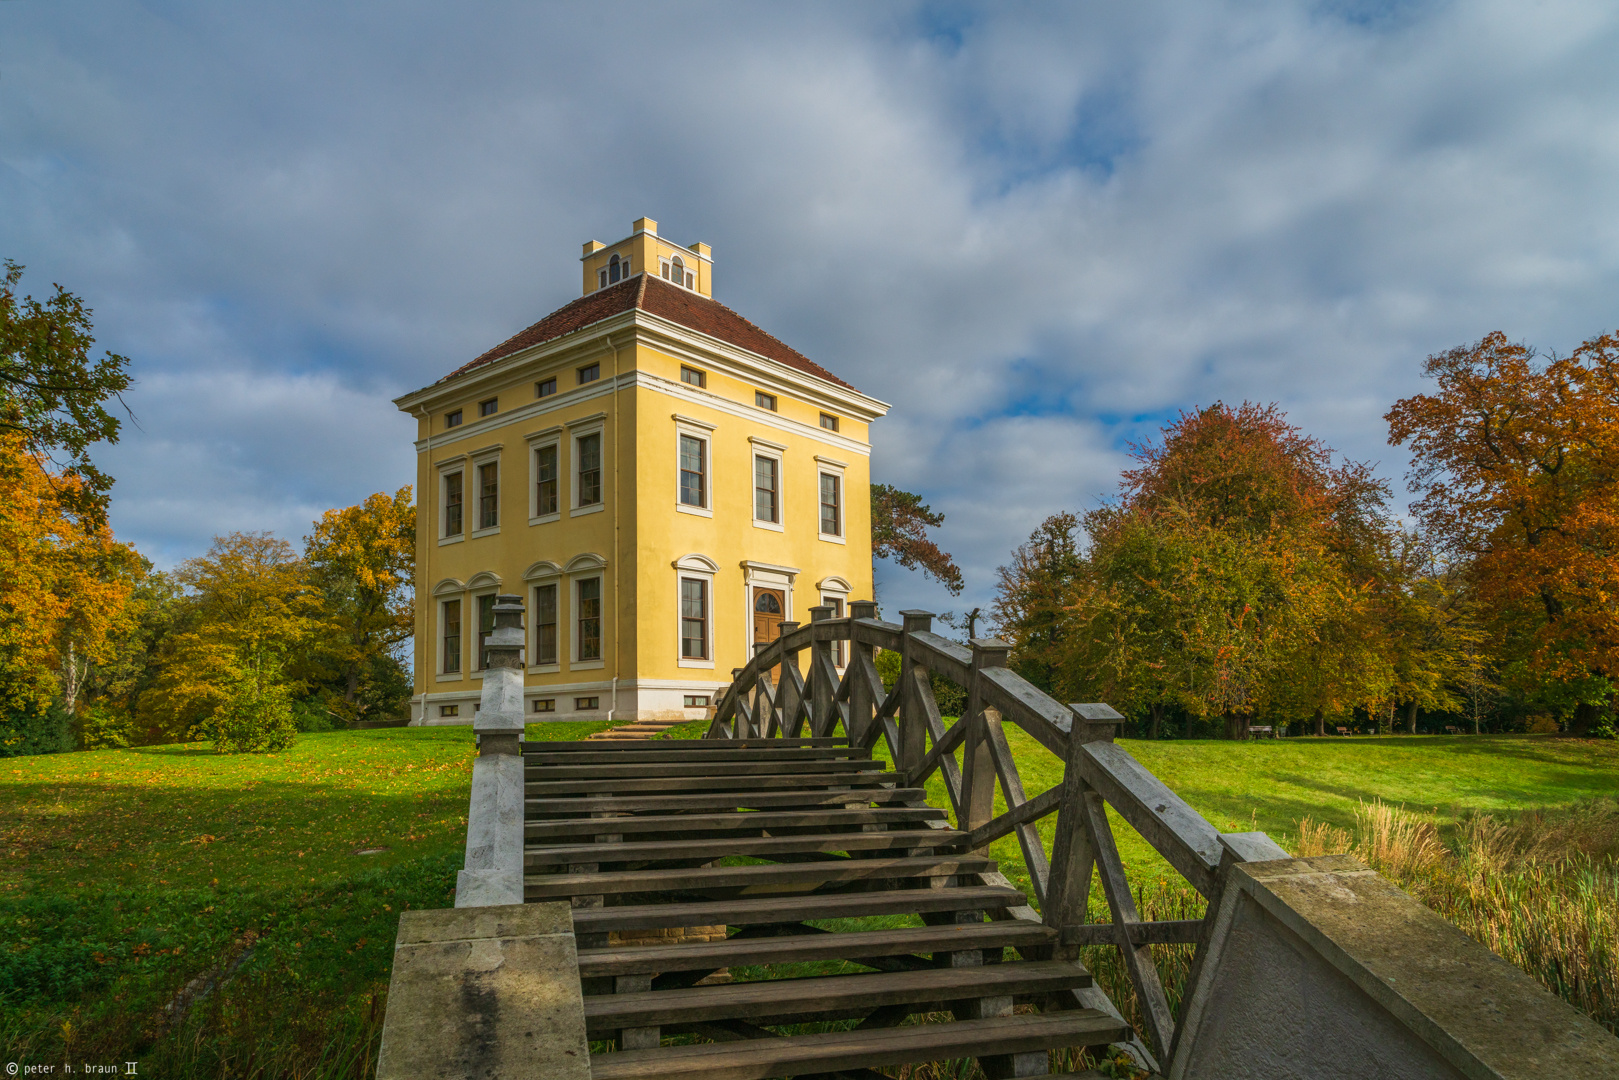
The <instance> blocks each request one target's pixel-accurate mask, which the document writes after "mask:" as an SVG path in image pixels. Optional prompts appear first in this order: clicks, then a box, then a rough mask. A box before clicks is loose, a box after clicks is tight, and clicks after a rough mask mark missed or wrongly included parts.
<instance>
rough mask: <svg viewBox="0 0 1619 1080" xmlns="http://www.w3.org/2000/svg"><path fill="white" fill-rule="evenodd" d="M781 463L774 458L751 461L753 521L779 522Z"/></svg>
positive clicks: (758, 458) (755, 458)
mask: <svg viewBox="0 0 1619 1080" xmlns="http://www.w3.org/2000/svg"><path fill="white" fill-rule="evenodd" d="M780 468H781V463H780V462H778V461H777V460H776V459H775V458H769V457H758V456H756V457H754V459H753V519H754V520H755V521H769V522H774V523H777V524H779V523H780V522H781V473H780Z"/></svg>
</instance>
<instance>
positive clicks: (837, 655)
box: [821, 596, 849, 667]
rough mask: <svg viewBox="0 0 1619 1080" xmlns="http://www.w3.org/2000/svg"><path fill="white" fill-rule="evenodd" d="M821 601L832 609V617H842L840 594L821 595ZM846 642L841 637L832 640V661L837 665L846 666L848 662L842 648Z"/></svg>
mask: <svg viewBox="0 0 1619 1080" xmlns="http://www.w3.org/2000/svg"><path fill="white" fill-rule="evenodd" d="M821 603H822V604H823V605H825V606H826V607H829V608H831V609H832V617H833V618H834V619H841V618H843V598H842V597H841V596H823V597H821ZM848 644H849V643H848V642H847V641H844V640H843V639H841V638H839V639H838V640H836V641H834V642H832V663H833V664H835V665H837V666H838V667H847V666H848V664H849V659H848V654H847V653H845V652H844V648H845V646H847V645H848Z"/></svg>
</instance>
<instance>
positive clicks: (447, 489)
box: [444, 472, 461, 536]
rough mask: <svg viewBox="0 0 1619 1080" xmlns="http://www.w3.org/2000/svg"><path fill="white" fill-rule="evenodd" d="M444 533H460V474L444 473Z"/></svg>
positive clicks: (446, 534)
mask: <svg viewBox="0 0 1619 1080" xmlns="http://www.w3.org/2000/svg"><path fill="white" fill-rule="evenodd" d="M444 535H445V536H460V535H461V474H460V473H458V472H453V473H446V474H445V475H444Z"/></svg>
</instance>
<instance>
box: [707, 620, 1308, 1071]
mask: <svg viewBox="0 0 1619 1080" xmlns="http://www.w3.org/2000/svg"><path fill="white" fill-rule="evenodd" d="M849 607H850V614H849V615H848V616H847V617H844V618H833V617H832V608H830V607H814V608H811V609H810V617H811V621H810V622H809V623H808V624H805V625H800V624H798V623H794V622H785V623H783V624H782V632H781V636H780V637H779V638H778V639H777V640H776V641H773V642H771V643H769V644H760V645H757V646H755V655H754V658H753V659H752V661H750V662H749V664H748V665H747V666H746V667H744V668H738V669H736V670H735V671H734V672H733V673H732V674H733V681H732V683H731V684H730V685H729V686H728V687H726V688H725V689H724V690H723V691H722V692H721V693H720V694H719V697H718V701H717V704H716V707H715V713H714V719H713V722H712V723H711V724H710V726H709V729H708V732H707V735H706V737H707V738H711V739H740V738H777V737H780V738H788V739H795V738H805V737H809V738H826V737H830V736H832V735H833V734H834V733H835V732H836V730H837V729H838V728H840V727H841V728H842V729H843V732H844V733H845V734H846V735H847V736H848V738H849V740H850V743H851V745H853V746H857V747H860V748H864V749H874V748H875V747H876V746H877V744H878V743H879V742H886V743H887V746H888V752H889V755H890V757H891V759H892V761H893V762H894V768H895V771H896V772H899V773H901V774H903V776H904V777H905V781H904V786H907V787H919V786H921V785H922V784H923V783H924V782H925V781H927V780H928V779H929V778H930V777H931V776H932V775H933V774H934V773H935V772H941V773H942V774H943V781H944V788H945V791H946V792H947V793H948V796H949V800H950V809H951V811H952V813H953V814H954V815H955V819H956V827H957V828H958V829H961V830H962V831H965V832H968V833H969V834H970V837H969V840H968V845H969V847H971V848H972V849H973V850H975V851H983V850H985V849H987V848H988V846H989V844H991V843H992V842H993V841H996V840H999V839H1000V838H1002V837H1005V836H1008V835H1015V836H1016V837H1017V839H1018V844H1019V846H1020V847H1021V848H1022V853H1023V861H1024V865H1025V866H1026V867H1027V868H1028V872H1029V882H1030V888H1031V891H1032V892H1033V893H1034V896H1035V900H1036V903H1038V905H1039V907H1040V911H1039V913H1036V912H1034V911H1033V910H1031V909H1029V908H1021V909H1009V911H1008V917H1011V918H1022V919H1028V920H1034V921H1042V922H1044V923H1045V924H1046V925H1048V926H1050V927H1052V928H1053V929H1055V930H1057V931H1058V933H1059V935H1060V938H1059V940H1060V941H1061V945H1060V946H1059V955H1060V956H1062V957H1063V958H1067V959H1074V958H1076V957H1077V953H1078V950H1079V948H1080V947H1081V946H1087V945H1111V946H1113V947H1116V948H1117V949H1118V950H1119V953H1120V955H1121V958H1122V960H1123V963H1124V968H1125V971H1126V972H1127V973H1128V975H1129V977H1130V980H1131V982H1132V984H1133V985H1134V987H1135V991H1136V997H1137V1001H1138V1002H1139V1004H1140V1010H1141V1014H1142V1016H1143V1018H1144V1022H1145V1026H1146V1031H1144V1032H1142V1033H1141V1034H1142V1035H1144V1036H1145V1038H1146V1041H1147V1042H1148V1043H1149V1044H1150V1046H1151V1052H1150V1054H1149V1052H1148V1051H1147V1049H1146V1047H1144V1046H1141V1045H1139V1044H1137V1045H1134V1046H1133V1048H1132V1049H1133V1051H1134V1052H1135V1054H1136V1056H1137V1057H1138V1058H1140V1059H1142V1060H1141V1064H1143V1065H1144V1066H1147V1067H1156V1063H1155V1062H1154V1061H1153V1060H1152V1057H1154V1056H1156V1058H1157V1060H1158V1061H1163V1062H1166V1063H1167V1061H1168V1060H1169V1059H1170V1057H1171V1055H1172V1053H1173V1047H1174V1043H1175V1038H1176V1031H1175V1021H1174V1018H1173V1015H1172V1013H1171V1011H1170V1007H1169V1001H1168V998H1167V995H1166V994H1165V992H1164V988H1163V985H1162V983H1161V982H1160V980H1159V976H1158V970H1157V968H1156V967H1155V966H1154V964H1153V961H1152V955H1151V946H1152V945H1158V944H1194V945H1197V946H1198V950H1197V958H1196V959H1195V960H1194V961H1193V968H1192V971H1193V978H1192V982H1195V980H1196V973H1197V971H1198V968H1199V966H1200V965H1201V962H1202V958H1203V955H1204V953H1205V952H1206V950H1207V944H1208V939H1209V932H1210V928H1211V925H1212V920H1213V918H1214V914H1215V912H1216V911H1217V909H1218V907H1219V904H1218V900H1219V891H1220V888H1221V882H1222V881H1223V880H1224V874H1223V867H1224V866H1225V865H1226V864H1230V863H1236V862H1248V861H1262V860H1268V859H1282V858H1287V853H1286V852H1285V851H1283V850H1282V849H1281V848H1280V847H1279V846H1277V845H1276V844H1275V843H1274V842H1273V841H1271V840H1270V838H1269V837H1267V836H1266V835H1265V834H1263V833H1238V834H1221V833H1220V832H1219V831H1218V830H1216V829H1215V828H1214V827H1213V826H1212V825H1210V824H1209V823H1208V822H1207V821H1206V820H1204V818H1203V817H1202V816H1201V815H1200V814H1198V812H1197V811H1195V810H1193V809H1192V808H1191V807H1190V806H1188V805H1187V804H1186V802H1185V801H1184V800H1182V799H1181V798H1180V797H1179V796H1178V795H1176V794H1175V793H1174V792H1173V791H1171V790H1170V789H1169V788H1168V787H1167V786H1165V785H1164V783H1163V782H1162V781H1160V780H1159V779H1158V778H1157V777H1155V776H1153V775H1152V773H1150V772H1148V771H1147V770H1146V768H1144V767H1143V766H1142V765H1141V764H1140V762H1138V761H1136V760H1135V758H1133V757H1131V756H1130V755H1129V754H1128V753H1126V752H1125V751H1124V750H1123V749H1121V748H1120V747H1119V746H1117V745H1116V744H1115V743H1114V741H1113V740H1114V736H1115V734H1116V732H1117V725H1118V724H1119V723H1120V722H1121V721H1122V720H1123V717H1122V716H1120V715H1119V714H1118V713H1117V712H1115V711H1114V710H1113V709H1112V708H1110V707H1109V706H1107V705H1104V704H1076V705H1065V704H1062V703H1060V702H1058V701H1055V700H1053V699H1052V698H1051V697H1049V696H1047V695H1046V694H1044V693H1042V692H1041V691H1040V690H1038V689H1036V688H1035V687H1034V686H1033V685H1032V684H1030V683H1029V682H1028V681H1026V680H1025V679H1023V678H1022V677H1021V676H1019V675H1018V674H1016V673H1015V672H1013V671H1012V670H1011V669H1009V668H1008V667H1007V666H1006V661H1007V653H1008V650H1009V646H1008V645H1007V644H1006V643H1005V642H1002V641H997V640H994V639H982V638H975V639H973V641H972V642H971V646H970V647H963V646H961V645H958V644H956V643H955V642H952V641H950V640H948V639H947V638H944V637H941V636H940V635H938V634H935V633H933V631H932V622H933V615H932V614H931V613H929V612H925V611H904V612H901V613H900V614H901V616H902V618H903V619H904V621H903V623H900V624H895V623H890V622H883V621H882V620H880V619H878V618H877V617H876V614H877V606H876V604H875V603H873V602H869V601H860V602H856V603H852V604H850V605H849ZM840 642H841V643H847V644H846V648H847V662H846V664H845V666H844V670H843V675H842V677H841V678H840V677H839V675H838V669H837V665H836V663H835V659H836V656H835V653H836V651H837V649H838V645H839V643H840ZM878 648H882V649H887V650H890V651H892V652H895V653H898V654H899V656H900V672H899V679H898V681H897V682H896V683H895V685H894V687H893V689H892V690H888V689H886V688H885V687H884V685H883V681H882V678H881V677H880V676H879V675H878V673H877V666H876V660H875V650H877V649H878ZM802 653H808V657H807V671H806V670H804V669H801V666H800V663H801V662H800V654H802ZM773 672H774V673H776V674H775V675H773V674H772V673H773ZM932 674H938V675H942V676H944V677H945V678H946V679H948V680H950V681H951V682H953V683H956V684H957V685H959V686H961V687H962V688H964V689H965V690H966V693H967V704H966V708H965V709H964V710H963V714H962V716H961V718H960V719H959V720H958V722H957V723H955V724H954V725H952V726H950V727H948V728H947V727H946V726H945V724H944V720H943V717H941V716H940V713H939V706H938V703H937V701H936V700H935V699H934V694H933V688H932V680H931V678H930V676H931V675H932ZM1008 722H1010V723H1012V724H1015V725H1016V726H1017V727H1019V728H1021V729H1022V730H1023V731H1025V732H1026V733H1028V734H1029V735H1030V736H1032V737H1033V738H1034V739H1035V740H1036V741H1037V742H1039V743H1040V745H1041V746H1043V747H1045V748H1046V749H1047V750H1049V751H1050V752H1051V753H1052V754H1054V755H1056V756H1057V757H1058V758H1059V759H1060V760H1062V762H1063V764H1064V771H1063V779H1062V782H1061V783H1060V784H1058V785H1057V786H1055V787H1053V788H1052V789H1051V790H1049V791H1046V792H1043V793H1042V794H1040V795H1037V796H1035V797H1034V798H1032V799H1031V798H1029V797H1028V794H1027V792H1026V791H1025V788H1024V785H1023V779H1022V777H1021V776H1020V774H1019V772H1018V767H1017V762H1016V760H1015V759H1014V757H1013V755H1012V751H1011V747H1010V746H1009V744H1008V742H1007V738H1006V731H1005V726H1004V725H1005V724H1006V723H1008ZM997 785H998V786H999V787H1000V791H1001V795H1002V798H1003V800H1004V802H1005V805H1006V810H1005V812H1004V813H1002V814H1000V815H998V816H997V815H996V814H995V812H994V807H995V789H996V786H997ZM1109 806H1111V807H1112V808H1113V810H1114V811H1115V812H1116V813H1117V814H1118V815H1119V817H1121V818H1122V819H1123V820H1124V821H1126V822H1127V823H1128V824H1129V825H1130V826H1131V827H1132V828H1134V829H1135V830H1136V831H1137V832H1138V833H1140V834H1141V836H1142V837H1143V838H1144V839H1145V840H1146V841H1147V842H1148V843H1149V844H1151V845H1152V846H1153V848H1154V849H1156V850H1157V851H1158V853H1159V854H1160V855H1161V856H1163V858H1164V860H1165V861H1166V862H1168V863H1169V865H1170V866H1172V867H1173V868H1174V869H1175V870H1176V871H1177V872H1178V873H1179V874H1180V875H1181V876H1182V877H1184V878H1185V879H1186V880H1187V882H1189V883H1190V884H1191V886H1192V887H1193V888H1194V889H1196V890H1197V891H1198V892H1199V893H1201V894H1202V895H1203V896H1204V897H1206V898H1207V899H1208V901H1209V904H1208V912H1209V914H1208V915H1207V916H1206V917H1205V918H1203V919H1200V920H1183V921H1173V922H1146V921H1144V920H1143V919H1142V918H1141V915H1140V912H1139V911H1138V910H1137V907H1136V903H1135V899H1134V897H1133V895H1132V893H1131V891H1130V885H1129V882H1128V880H1127V879H1126V877H1125V872H1124V866H1123V864H1122V863H1121V861H1120V858H1119V851H1118V847H1117V845H1116V843H1115V840H1114V836H1113V830H1112V826H1111V825H1110V823H1109V821H1108V816H1107V807H1109ZM1053 813H1054V814H1056V815H1057V825H1056V830H1055V833H1054V835H1053V837H1052V844H1051V848H1050V850H1049V851H1047V849H1046V847H1045V845H1044V843H1043V842H1042V840H1041V838H1040V834H1039V832H1038V830H1037V828H1036V823H1037V822H1038V821H1040V819H1042V818H1044V817H1046V816H1047V815H1049V814H1053ZM939 824H940V826H941V827H943V825H944V823H942V822H941V823H939ZM1093 875H1095V876H1099V877H1100V879H1101V885H1102V893H1103V896H1104V897H1105V898H1106V901H1107V905H1108V909H1109V912H1110V913H1111V920H1112V921H1111V922H1109V923H1105V924H1092V923H1087V922H1086V918H1087V906H1088V901H1089V898H1090V893H1091V882H1092V877H1093ZM990 876H993V877H996V878H999V877H1000V875H998V874H996V875H990ZM1001 881H1002V882H1004V879H1001ZM996 883H997V882H994V881H989V880H986V881H985V884H996ZM1188 985H1191V982H1189V984H1188ZM1089 997H1090V999H1089V1000H1084V1001H1082V1002H1081V1004H1083V1005H1085V1006H1086V1007H1091V1008H1098V1007H1104V1005H1105V1008H1106V1009H1107V1011H1109V1012H1113V1013H1115V1014H1117V1009H1116V1008H1115V1007H1114V1006H1113V1003H1112V1002H1110V1001H1106V998H1105V995H1103V994H1102V992H1101V990H1100V989H1099V988H1095V987H1093V988H1091V991H1090V995H1089ZM1098 998H1100V1000H1098Z"/></svg>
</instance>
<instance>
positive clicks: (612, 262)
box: [607, 255, 619, 284]
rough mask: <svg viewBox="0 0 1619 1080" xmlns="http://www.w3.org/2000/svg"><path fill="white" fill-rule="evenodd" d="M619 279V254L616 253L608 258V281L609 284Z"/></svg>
mask: <svg viewBox="0 0 1619 1080" xmlns="http://www.w3.org/2000/svg"><path fill="white" fill-rule="evenodd" d="M618 279H619V273H618V256H617V255H614V256H613V257H612V258H611V259H608V260H607V281H608V284H611V283H613V282H615V281H617V280H618Z"/></svg>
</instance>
